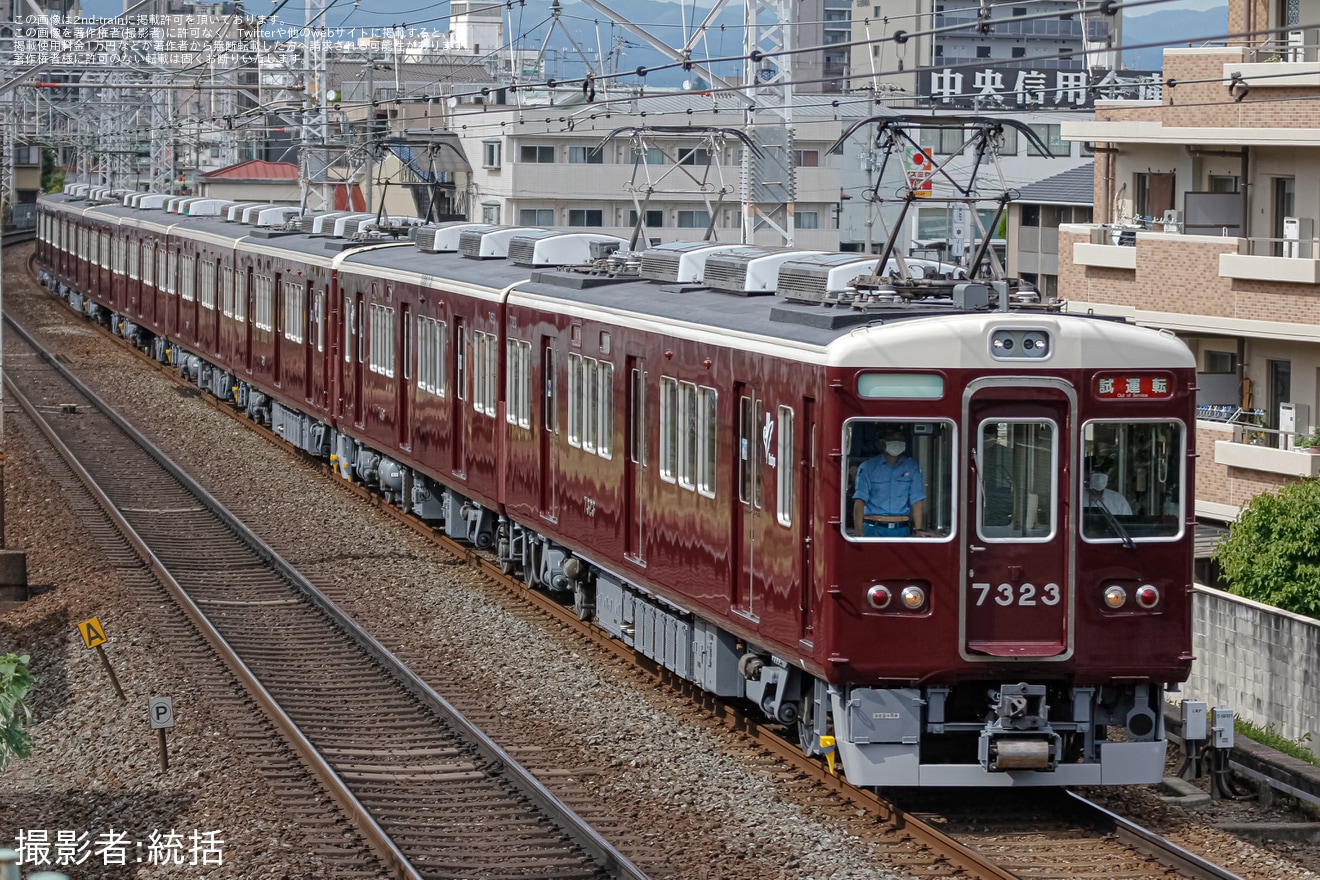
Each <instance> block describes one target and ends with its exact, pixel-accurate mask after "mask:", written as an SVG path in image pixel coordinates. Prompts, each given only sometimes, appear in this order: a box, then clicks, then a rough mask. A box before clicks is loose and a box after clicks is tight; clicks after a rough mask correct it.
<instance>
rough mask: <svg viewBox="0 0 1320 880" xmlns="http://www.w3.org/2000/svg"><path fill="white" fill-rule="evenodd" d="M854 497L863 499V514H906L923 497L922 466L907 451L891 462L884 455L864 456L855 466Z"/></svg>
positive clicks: (924, 490) (907, 514) (908, 513)
mask: <svg viewBox="0 0 1320 880" xmlns="http://www.w3.org/2000/svg"><path fill="white" fill-rule="evenodd" d="M853 498H860V499H862V501H864V502H866V508H865V511H864V515H865V516H909V515H911V513H912V505H914V504H916V503H917V502H918V501H924V500H926V489H925V481H924V480H923V479H922V478H921V468H919V467H917V463H916V462H915V461H913V460H912V459H911V458H908V457H907V456H906V455H900V456H899V457H898V461H897V462H895V463H894V464H890V463H889V458H888V457H887V456H884V455H878V456H876V457H875V458H871V459H867V460H866V461H864V462H862V466H861V467H859V468H858V469H857V483H856V486H855V487H854V489H853Z"/></svg>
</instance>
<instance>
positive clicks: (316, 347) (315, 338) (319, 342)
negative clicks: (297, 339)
mask: <svg viewBox="0 0 1320 880" xmlns="http://www.w3.org/2000/svg"><path fill="white" fill-rule="evenodd" d="M307 290H308V296H307V308H306V309H305V310H304V317H303V326H304V327H305V328H306V335H305V336H304V337H303V399H305V400H306V401H307V402H308V403H314V402H315V399H316V386H317V384H318V383H317V376H316V368H317V358H316V353H317V352H318V351H321V350H322V349H324V348H325V337H324V336H323V335H322V329H323V327H324V324H323V322H322V319H321V314H322V310H323V309H324V308H325V295H324V294H323V293H322V292H321V291H319V290H317V289H316V282H315V281H308V282H307Z"/></svg>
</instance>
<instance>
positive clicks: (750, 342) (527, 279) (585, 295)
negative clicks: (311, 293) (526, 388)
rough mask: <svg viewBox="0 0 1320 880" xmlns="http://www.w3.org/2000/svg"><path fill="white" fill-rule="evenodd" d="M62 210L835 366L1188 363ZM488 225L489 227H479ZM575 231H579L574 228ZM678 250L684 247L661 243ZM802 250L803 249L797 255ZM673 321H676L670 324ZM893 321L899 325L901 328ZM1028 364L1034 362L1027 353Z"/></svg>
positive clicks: (1014, 315)
mask: <svg viewBox="0 0 1320 880" xmlns="http://www.w3.org/2000/svg"><path fill="white" fill-rule="evenodd" d="M43 198H45V199H47V200H49V201H50V202H53V203H55V204H60V205H62V206H64V207H66V208H69V209H72V210H75V211H80V212H83V213H88V212H90V211H94V212H95V215H96V216H101V217H105V218H106V219H113V220H116V221H118V222H121V223H128V224H131V225H135V226H139V225H140V226H154V227H155V228H158V229H160V230H161V231H169V230H172V229H173V230H178V231H183V230H187V231H188V232H189V233H190V234H200V235H202V236H204V237H205V238H207V239H208V240H211V241H213V242H215V243H217V244H219V243H222V242H223V243H226V244H230V245H232V246H234V247H237V248H239V249H242V250H245V251H256V252H269V253H279V254H294V255H297V257H298V258H299V259H301V260H304V261H307V262H311V263H314V264H316V265H320V266H335V267H337V268H338V269H339V271H341V272H346V273H350V274H361V275H367V276H369V277H372V278H381V279H385V280H395V281H398V282H403V283H415V284H418V285H419V286H422V287H424V288H431V289H436V290H454V291H456V292H463V293H466V294H471V295H477V296H482V297H486V298H490V299H497V298H502V297H504V296H506V295H507V296H508V297H509V302H510V303H511V304H513V305H524V306H530V307H539V308H553V309H554V310H556V311H557V312H560V313H564V314H573V315H578V316H580V317H583V318H586V319H596V320H606V321H614V322H618V323H626V324H629V325H631V326H639V327H642V326H645V327H648V328H650V329H652V330H654V331H656V332H674V333H679V332H681V333H682V334H684V335H689V336H690V335H692V334H693V333H694V332H695V333H697V334H699V335H700V334H705V338H708V339H709V341H711V342H718V343H720V344H723V345H729V344H734V345H744V346H746V347H748V348H753V349H764V350H766V351H771V352H773V351H776V350H778V351H781V352H782V351H787V350H791V351H794V352H796V354H797V356H798V357H800V358H803V359H806V360H810V361H814V362H817V363H823V364H833V365H840V366H848V365H853V366H870V367H877V366H879V367H883V366H885V365H892V366H894V367H895V368H898V367H911V366H912V365H914V364H922V363H933V362H934V361H935V360H936V359H938V362H939V363H940V364H942V365H945V366H948V367H978V366H979V367H985V368H988V369H1003V368H1004V367H1006V366H1014V365H1015V364H1016V365H1019V366H1022V367H1024V368H1029V367H1030V366H1031V364H1030V363H1026V362H1025V361H1022V360H1015V359H1007V360H1006V359H1004V358H996V357H994V356H993V355H992V353H991V352H990V350H989V346H988V344H986V345H969V344H968V340H969V339H979V338H984V339H986V340H988V339H989V338H990V334H992V333H993V332H995V330H996V329H999V328H1016V329H1019V330H1033V329H1040V330H1047V331H1049V332H1050V333H1052V334H1053V335H1054V336H1055V338H1054V340H1053V342H1052V351H1051V352H1050V355H1049V357H1048V358H1047V359H1046V361H1047V362H1048V363H1049V365H1050V366H1051V367H1054V368H1067V367H1069V366H1076V367H1081V366H1084V365H1086V364H1095V363H1098V362H1102V361H1104V362H1109V363H1126V364H1130V365H1133V366H1137V365H1140V366H1145V367H1148V368H1167V369H1179V368H1188V367H1193V366H1194V360H1193V358H1192V356H1191V354H1190V352H1189V351H1188V349H1187V347H1186V346H1185V345H1184V344H1183V343H1181V342H1180V341H1179V340H1177V339H1176V338H1175V337H1173V336H1172V335H1171V334H1167V333H1161V332H1158V331H1154V330H1148V329H1145V328H1139V327H1133V326H1129V325H1125V324H1123V323H1120V322H1116V321H1112V320H1103V319H1099V318H1096V317H1094V316H1083V315H1077V316H1075V317H1076V320H1073V321H1060V320H1059V319H1058V314H1059V313H1058V312H1057V311H1056V312H1049V313H1047V312H1045V311H1043V310H1040V309H1030V308H1023V309H1017V308H1015V309H1011V310H1009V311H1006V312H1004V311H998V310H996V309H995V302H994V301H993V293H992V295H991V302H990V303H989V304H988V305H987V307H985V308H981V309H973V310H968V309H964V308H960V307H958V306H956V305H954V303H953V302H952V301H950V300H949V299H947V298H946V299H930V298H927V299H915V300H908V299H901V298H900V299H897V300H895V301H893V302H888V303H879V304H872V305H871V306H869V307H867V308H857V307H855V306H850V305H845V304H839V305H832V306H826V305H821V304H811V303H805V302H799V301H794V300H790V299H785V298H783V297H780V296H776V295H764V294H761V295H739V294H735V293H730V292H726V291H724V290H717V289H712V288H711V287H706V286H702V285H701V284H698V283H666V282H663V281H655V280H648V279H645V278H641V277H638V276H636V275H614V276H609V275H602V274H591V273H585V272H582V271H576V270H574V269H571V268H570V269H558V268H544V269H533V268H528V267H527V266H524V265H520V264H518V263H515V262H513V261H512V260H509V259H503V258H497V259H474V258H471V257H466V256H462V255H460V254H457V253H431V252H428V251H425V250H422V249H421V248H419V247H416V246H413V245H412V244H409V243H407V242H403V243H396V242H391V241H388V240H368V241H364V242H352V241H349V240H345V239H335V238H332V237H329V236H312V235H307V234H302V233H297V232H282V231H273V230H268V229H258V228H256V227H253V226H250V225H241V224H238V223H233V222H228V221H225V220H222V219H220V218H219V217H214V216H209V217H190V216H184V215H177V214H167V213H164V212H162V211H160V210H159V209H145V210H144V209H137V208H129V207H124V206H122V205H119V204H103V205H99V206H95V207H91V206H89V205H88V203H87V202H86V201H84V200H82V199H73V198H70V197H69V196H67V195H53V196H47V197H43ZM482 228H483V229H487V230H488V229H490V227H482ZM573 231H574V232H589V230H580V229H575V230H573ZM671 247H672V248H674V249H675V250H682V249H683V247H684V246H683V245H673V246H671ZM803 253H804V254H805V253H807V252H805V251H804V252H803ZM846 257H855V258H857V259H858V260H864V259H866V257H865V255H862V254H852V255H828V256H826V257H816V258H813V259H814V260H815V261H816V262H818V263H824V264H829V263H831V262H834V263H844V262H846V259H845V258H846ZM680 328H681V329H680ZM900 328H901V329H900ZM1037 363H1042V364H1043V363H1044V362H1042V361H1037Z"/></svg>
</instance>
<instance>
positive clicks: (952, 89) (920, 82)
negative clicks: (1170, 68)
mask: <svg viewBox="0 0 1320 880" xmlns="http://www.w3.org/2000/svg"><path fill="white" fill-rule="evenodd" d="M917 93H918V95H919V96H920V98H919V100H920V101H921V103H923V104H926V105H928V106H935V107H959V108H966V109H980V110H992V109H995V108H997V107H1021V108H1036V109H1041V110H1071V109H1074V108H1083V107H1085V108H1091V107H1094V106H1095V102H1096V101H1097V100H1147V101H1158V100H1161V98H1162V97H1163V93H1164V75H1163V74H1162V73H1161V72H1160V71H1158V70H1155V71H1142V70H1089V71H1088V70H1035V69H1033V68H1031V67H1024V66H1017V67H1013V66H1009V65H1002V66H1001V65H995V66H993V67H986V66H980V67H978V66H959V67H943V68H934V69H928V70H922V71H920V72H919V73H918V74H917Z"/></svg>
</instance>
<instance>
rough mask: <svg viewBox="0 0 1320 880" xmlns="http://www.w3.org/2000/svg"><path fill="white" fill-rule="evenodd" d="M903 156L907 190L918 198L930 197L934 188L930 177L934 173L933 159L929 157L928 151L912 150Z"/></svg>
mask: <svg viewBox="0 0 1320 880" xmlns="http://www.w3.org/2000/svg"><path fill="white" fill-rule="evenodd" d="M904 158H905V159H906V162H905V163H904V164H905V166H906V167H905V169H904V170H905V173H906V174H907V188H908V192H910V193H912V195H913V196H915V197H916V198H919V199H928V198H930V197H931V193H932V192H933V189H934V188H933V187H932V185H931V180H930V178H931V176H932V175H933V174H934V173H935V160H934V159H932V158H931V155H930V151H929V150H913V151H912V152H910V153H908V154H907V155H906V156H905V157H904Z"/></svg>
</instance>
